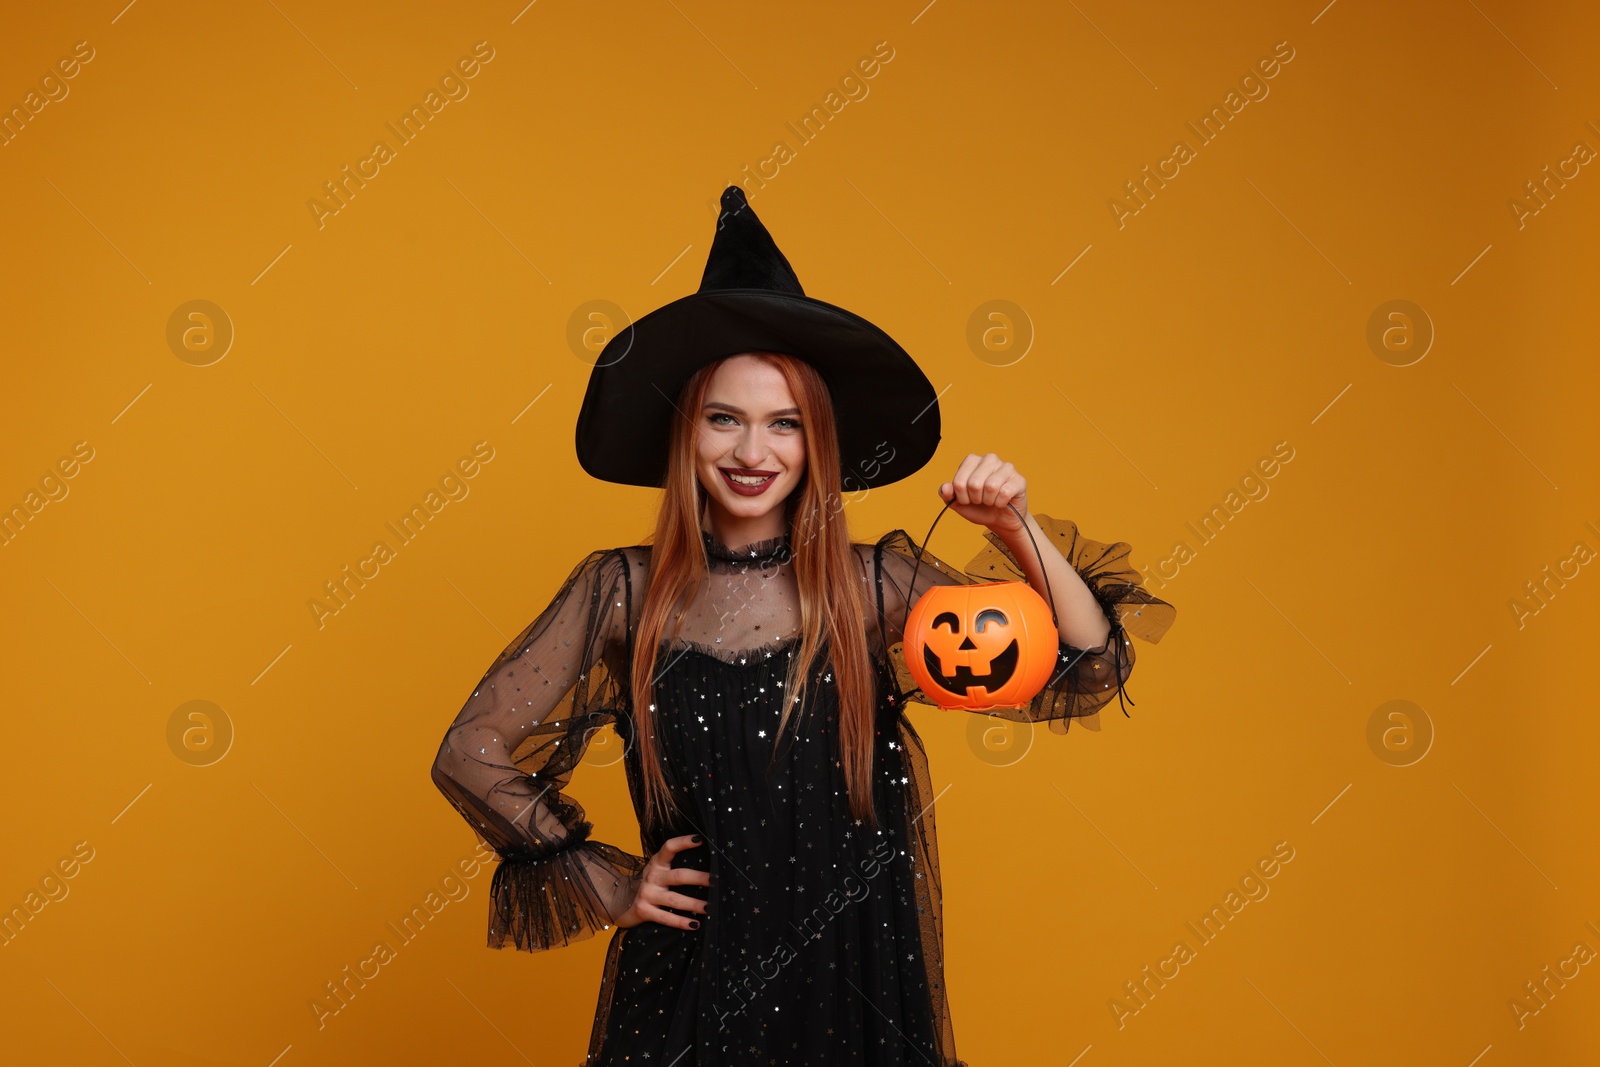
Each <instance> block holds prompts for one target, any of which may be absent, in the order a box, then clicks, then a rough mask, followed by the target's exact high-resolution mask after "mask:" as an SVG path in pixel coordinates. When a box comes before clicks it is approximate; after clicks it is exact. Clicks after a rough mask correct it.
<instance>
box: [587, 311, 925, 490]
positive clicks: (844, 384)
mask: <svg viewBox="0 0 1600 1067" xmlns="http://www.w3.org/2000/svg"><path fill="white" fill-rule="evenodd" d="M751 351H768V352H781V353H786V354H788V355H792V356H795V357H797V358H800V359H804V360H805V361H806V362H808V363H810V364H811V365H812V366H814V367H815V368H816V369H817V370H818V371H819V372H820V373H821V375H822V378H823V380H824V381H825V382H826V383H827V386H828V391H829V393H830V394H831V397H832V401H833V410H834V418H835V421H836V423H837V426H838V435H839V458H840V468H841V471H840V474H841V481H842V488H843V490H844V491H845V492H855V491H859V490H861V489H868V488H873V487H876V486H883V485H888V484H890V483H892V482H897V481H899V480H901V479H902V478H906V477H908V476H910V475H912V474H914V473H916V472H917V471H918V470H920V469H922V467H923V466H925V465H926V464H927V463H928V461H929V460H930V459H932V458H933V454H934V452H935V450H937V448H938V447H939V434H940V426H939V404H938V399H939V396H938V393H937V391H935V389H934V388H933V383H931V382H930V381H929V380H928V378H927V376H926V375H925V374H923V372H922V370H921V368H919V367H918V366H917V363H916V361H915V360H914V359H912V358H911V356H910V354H909V353H907V352H906V350H905V349H903V348H902V347H900V345H899V344H898V343H897V342H896V341H895V340H894V338H892V337H890V336H889V335H888V334H887V333H885V332H884V331H883V330H882V329H880V328H878V327H877V326H875V325H873V324H872V323H871V322H869V321H867V320H866V319H864V318H862V317H861V316H860V315H857V314H855V313H854V312H851V311H847V310H845V309H844V308H841V307H837V306H835V305H833V304H830V303H828V302H826V301H823V300H818V299H816V298H815V297H810V296H802V295H797V294H794V293H788V292H779V291H776V290H772V289H745V288H734V289H711V290H703V291H701V292H697V293H691V294H690V295H688V296H685V297H682V298H680V299H678V300H674V301H672V302H671V303H669V304H666V305H664V306H662V307H660V308H657V309H656V310H655V311H652V312H650V313H649V314H648V315H645V316H644V317H642V318H640V319H639V320H638V321H637V322H634V323H633V324H631V325H630V326H628V327H626V328H624V329H623V330H621V331H620V332H618V333H617V334H616V336H614V337H613V338H611V340H610V342H609V343H607V344H606V346H605V348H604V349H603V350H602V351H601V353H600V356H599V358H598V359H597V360H596V361H595V366H594V369H593V371H592V373H591V374H590V377H589V388H588V390H587V392H586V393H585V394H584V398H583V407H582V409H581V410H580V411H579V413H578V425H577V452H578V461H579V463H580V465H581V466H582V467H583V469H584V470H585V471H587V472H588V473H589V474H591V475H593V476H594V477H596V478H600V479H603V480H605V481H608V482H618V483H621V484H623V485H638V486H649V487H656V488H659V487H661V486H662V485H664V484H665V481H666V473H667V443H668V434H669V432H670V430H671V425H672V415H673V405H674V404H675V403H676V401H677V397H678V391H679V390H680V389H681V388H682V387H683V384H684V383H685V382H686V381H688V379H689V377H690V376H691V375H692V374H694V372H695V371H696V370H699V369H700V368H701V367H702V366H704V365H705V364H707V363H711V362H714V361H716V360H718V359H722V358H723V357H725V356H731V355H736V354H738V353H740V352H751ZM688 414H689V415H690V416H691V417H693V416H694V415H695V413H693V412H690V413H688Z"/></svg>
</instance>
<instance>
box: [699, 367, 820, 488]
mask: <svg viewBox="0 0 1600 1067" xmlns="http://www.w3.org/2000/svg"><path fill="white" fill-rule="evenodd" d="M697 418H698V420H699V422H698V427H699V428H698V432H697V433H696V434H695V439H696V459H695V470H696V473H697V474H698V475H699V477H700V484H701V485H703V486H705V488H706V492H707V493H708V494H709V495H710V497H711V503H712V505H713V506H720V507H721V509H722V510H723V511H725V512H726V513H727V514H728V515H729V516H732V517H735V518H739V519H752V518H758V517H760V516H762V515H765V514H766V513H767V512H769V511H771V510H773V509H774V508H776V507H778V505H780V504H782V503H783V500H784V498H785V497H787V496H788V495H789V493H790V492H791V491H792V490H793V489H794V487H795V486H796V485H797V484H799V482H800V478H801V476H802V475H803V474H804V473H805V469H806V436H805V428H804V427H802V426H801V425H800V408H799V405H797V404H796V403H795V400H794V397H793V396H792V395H791V394H790V392H789V383H788V382H787V381H786V380H785V379H784V377H783V374H782V373H781V372H779V370H778V368H777V367H774V366H773V365H772V364H770V363H768V362H766V361H765V360H762V359H758V358H756V357H755V356H746V355H740V356H733V357H731V358H729V359H726V360H724V361H723V362H722V364H721V365H720V366H718V367H717V369H716V370H715V371H714V372H712V376H711V382H710V385H709V387H708V388H707V390H706V402H705V406H704V407H703V408H702V409H701V410H700V412H699V414H698V416H697Z"/></svg>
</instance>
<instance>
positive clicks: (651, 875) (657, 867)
mask: <svg viewBox="0 0 1600 1067" xmlns="http://www.w3.org/2000/svg"><path fill="white" fill-rule="evenodd" d="M702 843H703V842H702V839H701V837H700V835H699V834H684V835H683V836H682V837H671V838H668V839H667V841H666V842H665V843H664V844H663V845H662V846H661V849H660V851H658V852H657V853H656V854H655V855H654V856H652V857H650V862H649V863H647V864H645V868H644V873H643V876H642V877H641V878H640V880H639V891H638V893H637V894H635V896H634V898H633V904H632V905H631V906H630V907H629V908H628V910H627V911H625V912H623V913H622V915H621V917H619V918H618V919H617V925H618V926H620V927H622V928H623V929H627V928H628V927H631V926H638V925H640V924H641V923H645V922H657V923H660V924H661V925H663V926H676V927H677V928H678V929H680V930H694V929H697V928H698V927H699V926H700V920H699V919H695V918H690V917H689V916H687V915H675V914H673V913H672V912H670V911H667V910H666V909H667V908H678V909H680V910H682V911H693V912H698V913H699V914H701V915H705V914H706V913H707V907H706V902H705V901H703V900H701V899H700V898H699V897H692V896H689V895H688V894H686V893H679V892H677V891H676V890H674V889H673V888H672V887H673V886H675V885H704V886H709V885H710V884H711V872H710V871H697V870H694V869H693V868H690V867H674V866H673V865H672V857H674V856H676V855H677V854H678V853H679V852H682V851H683V850H684V849H689V848H698V847H700V845H701V844H702Z"/></svg>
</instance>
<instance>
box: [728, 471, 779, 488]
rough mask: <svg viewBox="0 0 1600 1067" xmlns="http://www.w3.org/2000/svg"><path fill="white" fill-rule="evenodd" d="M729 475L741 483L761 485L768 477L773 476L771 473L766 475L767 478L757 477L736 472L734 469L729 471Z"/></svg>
mask: <svg viewBox="0 0 1600 1067" xmlns="http://www.w3.org/2000/svg"><path fill="white" fill-rule="evenodd" d="M728 477H729V478H732V479H733V480H734V481H736V482H738V483H739V484H740V485H760V484H761V483H762V482H764V481H766V480H767V478H770V477H772V475H770V474H769V475H767V476H766V478H756V477H752V476H750V475H748V474H734V473H733V472H732V471H729V472H728Z"/></svg>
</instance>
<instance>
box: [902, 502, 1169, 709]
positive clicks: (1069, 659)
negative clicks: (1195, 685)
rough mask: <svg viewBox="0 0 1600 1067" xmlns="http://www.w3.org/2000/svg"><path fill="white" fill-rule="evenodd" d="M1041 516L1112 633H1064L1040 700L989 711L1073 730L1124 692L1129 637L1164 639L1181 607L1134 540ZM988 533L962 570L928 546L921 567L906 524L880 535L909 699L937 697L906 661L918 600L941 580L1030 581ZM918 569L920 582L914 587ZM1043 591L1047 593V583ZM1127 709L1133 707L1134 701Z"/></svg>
mask: <svg viewBox="0 0 1600 1067" xmlns="http://www.w3.org/2000/svg"><path fill="white" fill-rule="evenodd" d="M1034 518H1035V519H1036V520H1037V521H1038V523H1039V527H1040V529H1042V530H1043V531H1044V532H1045V535H1046V536H1047V537H1049V538H1050V539H1051V540H1052V541H1053V542H1054V544H1055V546H1056V548H1057V549H1059V550H1060V552H1061V554H1062V556H1064V557H1065V558H1066V560H1067V561H1068V562H1069V563H1071V564H1072V567H1073V569H1074V570H1075V571H1077V572H1078V575H1079V577H1081V578H1082V579H1083V581H1084V584H1085V585H1087V586H1088V587H1089V590H1090V592H1092V593H1093V594H1094V597H1095V599H1096V600H1098V601H1099V602H1100V608H1101V610H1102V611H1103V612H1105V616H1106V619H1107V621H1109V622H1110V624H1111V633H1110V634H1109V635H1108V636H1107V638H1106V641H1105V643H1104V644H1103V645H1101V646H1100V647H1099V648H1089V649H1083V648H1074V647H1073V646H1072V645H1069V644H1068V643H1067V642H1066V641H1065V640H1060V641H1058V645H1059V649H1058V652H1057V660H1056V669H1055V671H1054V672H1053V673H1052V676H1051V678H1050V680H1049V681H1048V682H1047V683H1046V684H1045V687H1044V688H1043V689H1042V690H1040V691H1039V693H1038V695H1037V696H1035V697H1034V698H1033V700H1032V701H1030V702H1029V703H1028V704H1026V705H1024V706H1022V707H1018V708H994V709H991V710H989V711H986V712H984V713H983V714H986V715H993V716H996V717H998V718H1002V719H1010V720H1012V721H1016V722H1024V721H1026V722H1048V723H1049V724H1050V728H1051V729H1052V730H1054V731H1056V732H1057V733H1065V732H1066V730H1067V726H1068V723H1069V722H1070V720H1072V719H1076V718H1085V717H1087V716H1090V715H1093V714H1095V713H1096V712H1098V711H1099V710H1100V709H1101V708H1102V707H1104V706H1105V705H1106V704H1108V703H1110V701H1111V697H1112V694H1116V696H1117V697H1118V699H1119V701H1120V700H1121V697H1122V692H1123V683H1125V682H1126V681H1127V680H1128V676H1129V674H1130V673H1131V672H1132V670H1133V659H1134V654H1133V645H1132V644H1131V642H1129V640H1128V637H1129V636H1130V635H1131V636H1134V637H1138V638H1139V639H1141V640H1144V641H1149V642H1152V643H1154V642H1156V641H1159V640H1160V639H1161V636H1162V635H1163V634H1165V633H1166V631H1167V628H1168V627H1170V626H1171V625H1172V622H1173V620H1174V618H1176V616H1177V609H1175V608H1174V607H1173V606H1172V605H1171V604H1168V603H1166V602H1165V601H1163V600H1159V599H1157V598H1156V597H1154V596H1152V595H1151V594H1150V592H1149V591H1148V590H1146V589H1145V588H1144V587H1143V585H1142V584H1141V583H1140V578H1139V572H1138V571H1136V570H1134V569H1133V567H1132V566H1131V565H1130V564H1129V562H1128V557H1129V555H1130V553H1131V552H1132V548H1131V547H1130V546H1128V545H1127V544H1124V543H1122V542H1118V543H1116V544H1113V545H1104V544H1101V543H1100V542H1098V541H1091V540H1090V539H1089V538H1087V537H1083V536H1081V535H1079V533H1078V527H1077V524H1076V523H1074V522H1072V521H1071V520H1068V519H1054V518H1051V517H1050V516H1048V515H1041V514H1037V513H1036V514H1035V515H1034ZM984 537H985V538H986V539H987V540H988V542H989V545H988V547H986V548H985V549H983V550H982V551H981V552H979V553H978V554H977V555H976V556H975V557H973V559H972V561H971V562H970V563H968V564H967V566H966V569H965V571H960V570H957V569H956V568H954V567H953V566H951V565H950V564H948V563H945V562H944V561H942V560H940V559H939V558H938V557H936V556H935V555H934V554H933V553H932V552H923V554H922V565H921V566H920V567H918V566H917V544H916V542H915V541H913V540H912V538H911V536H910V535H909V534H907V533H906V532H905V531H904V530H894V531H892V532H890V533H888V534H886V535H884V537H882V538H881V539H880V540H879V541H878V543H877V545H876V549H875V558H876V561H877V563H876V575H877V579H878V581H877V595H878V602H877V605H876V607H877V610H878V613H879V614H878V622H879V627H880V632H881V635H882V641H883V645H884V647H886V648H887V649H889V653H890V660H891V662H892V663H893V666H894V673H895V676H896V680H897V682H898V684H899V687H900V693H901V699H902V700H906V701H916V702H918V703H922V704H930V705H931V704H932V703H933V702H932V701H931V700H930V699H929V698H928V697H927V695H926V694H924V693H923V692H922V691H921V690H920V689H919V688H917V683H916V681H915V679H913V678H912V676H911V673H910V671H908V670H907V669H906V666H905V658H904V650H903V640H904V635H903V634H902V633H901V631H900V627H901V625H902V624H903V623H904V621H905V617H906V612H907V610H908V608H909V606H910V605H912V604H915V603H916V602H917V600H918V599H919V598H920V597H921V596H922V594H923V593H925V592H927V591H928V589H930V588H932V587H933V586H935V585H955V584H960V585H970V584H973V583H974V582H981V581H1018V582H1025V581H1027V575H1026V573H1025V572H1024V571H1023V569H1022V567H1021V566H1020V565H1019V564H1018V562H1017V560H1016V558H1015V557H1014V556H1012V555H1011V552H1010V551H1009V550H1008V549H1007V548H1006V546H1005V543H1004V542H1002V541H1001V540H1000V538H999V537H998V536H997V535H996V534H994V533H993V532H992V531H988V530H986V531H984ZM913 570H915V574H916V586H915V588H912V587H911V582H912V573H913ZM1039 595H1040V596H1044V595H1045V594H1044V592H1043V590H1040V591H1039ZM1123 714H1124V715H1126V714H1127V707H1126V705H1123Z"/></svg>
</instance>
